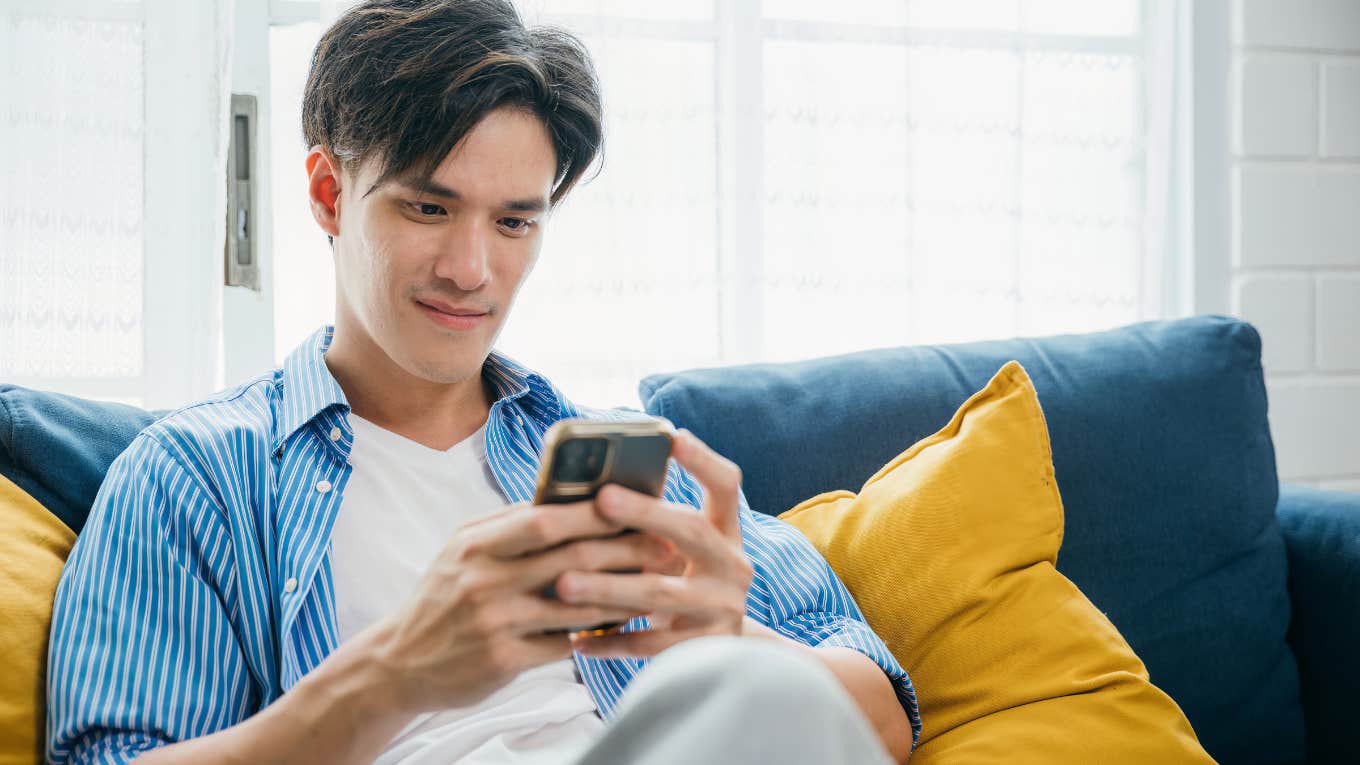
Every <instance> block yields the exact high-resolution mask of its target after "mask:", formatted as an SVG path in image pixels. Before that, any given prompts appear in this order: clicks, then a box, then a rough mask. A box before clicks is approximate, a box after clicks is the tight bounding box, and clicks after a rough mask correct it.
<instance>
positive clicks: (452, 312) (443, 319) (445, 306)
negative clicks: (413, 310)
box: [416, 299, 489, 329]
mask: <svg viewBox="0 0 1360 765" xmlns="http://www.w3.org/2000/svg"><path fill="white" fill-rule="evenodd" d="M416 305H417V306H418V307H419V308H420V310H421V311H422V312H423V313H424V314H425V315H426V316H428V317H429V318H430V320H431V321H433V322H434V323H436V324H438V325H439V326H441V327H446V328H448V329H472V328H474V327H476V326H478V325H480V324H481V323H482V322H483V321H484V320H485V319H486V317H487V316H488V315H489V313H488V312H487V311H485V310H483V309H481V308H474V307H470V306H459V305H453V304H451V303H446V302H444V301H442V300H433V299H421V300H417V301H416Z"/></svg>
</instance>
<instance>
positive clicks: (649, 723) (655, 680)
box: [575, 637, 892, 765]
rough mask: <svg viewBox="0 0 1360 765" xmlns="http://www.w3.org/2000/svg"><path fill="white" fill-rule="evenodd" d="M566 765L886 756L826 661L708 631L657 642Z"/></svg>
mask: <svg viewBox="0 0 1360 765" xmlns="http://www.w3.org/2000/svg"><path fill="white" fill-rule="evenodd" d="M575 762H576V765H615V764H616V763H617V764H618V765H679V763H687V764H688V763H699V764H700V765H725V764H726V763H780V764H781V765H802V764H803V763H807V765H891V763H892V758H891V757H890V756H889V755H888V753H887V751H886V750H885V749H884V748H883V745H882V744H881V743H880V742H879V740H878V736H877V735H876V734H875V733H874V731H873V729H872V728H870V726H869V722H868V721H867V720H866V719H865V718H864V715H863V714H862V713H861V712H860V711H859V708H858V707H857V706H856V705H855V702H854V700H853V699H851V698H850V695H849V694H848V693H847V692H846V691H845V689H844V688H843V687H842V686H841V684H840V681H839V680H837V679H836V677H835V675H833V674H832V673H831V670H829V669H827V668H826V667H825V666H824V665H822V664H821V663H820V662H818V661H817V660H816V659H813V658H811V657H809V656H805V655H804V654H802V653H800V652H799V651H797V650H796V649H794V648H792V647H789V646H782V645H780V644H779V643H777V642H775V641H772V640H763V639H758V638H737V637H709V638H698V639H695V640H689V641H686V642H684V643H681V644H680V645H677V646H675V647H673V648H671V649H669V650H667V651H663V652H662V653H661V654H660V655H658V656H657V657H656V659H655V660H654V661H653V662H652V663H651V665H649V666H648V667H647V669H646V670H644V671H643V672H642V674H640V675H638V677H637V678H636V679H634V680H633V682H632V683H631V684H630V685H629V686H628V690H627V691H626V692H625V693H624V695H623V698H622V699H621V700H620V704H619V710H618V715H617V716H616V718H615V719H614V720H613V721H612V722H610V723H609V725H608V727H607V728H606V730H605V732H604V734H603V735H602V736H601V737H600V738H599V739H597V740H596V741H595V742H594V743H593V744H592V745H591V747H590V748H589V749H588V750H587V751H586V752H585V754H584V755H582V756H581V757H580V758H578V759H577V760H576V761H575Z"/></svg>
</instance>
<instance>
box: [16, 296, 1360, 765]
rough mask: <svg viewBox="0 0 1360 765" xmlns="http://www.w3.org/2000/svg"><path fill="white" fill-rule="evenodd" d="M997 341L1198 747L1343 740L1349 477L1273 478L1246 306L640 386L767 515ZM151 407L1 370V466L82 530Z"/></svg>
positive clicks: (1343, 748) (1351, 756)
mask: <svg viewBox="0 0 1360 765" xmlns="http://www.w3.org/2000/svg"><path fill="white" fill-rule="evenodd" d="M1009 359H1018V360H1019V361H1020V362H1021V363H1023V364H1024V365H1025V367H1026V369H1027V370H1028V372H1029V374H1030V376H1031V377H1032V378H1033V380H1034V383H1035V386H1036V388H1037V390H1038V393H1039V399H1040V401H1041V403H1042V404H1043V406H1044V410H1045V413H1046V416H1047V419H1048V424H1049V429H1050V434H1051V440H1052V446H1053V458H1054V465H1055V469H1056V471H1057V476H1058V483H1059V487H1060V489H1061V493H1062V496H1063V502H1064V506H1065V508H1066V519H1067V528H1066V537H1065V542H1064V545H1063V549H1062V552H1061V554H1060V557H1059V561H1058V567H1059V569H1060V570H1062V571H1063V573H1064V574H1066V575H1067V576H1068V578H1070V579H1072V580H1073V581H1074V582H1076V583H1077V584H1078V585H1079V586H1080V587H1081V588H1082V590H1083V591H1084V592H1085V593H1086V594H1087V595H1088V596H1089V597H1090V599H1091V600H1092V601H1093V602H1094V603H1095V604H1096V605H1097V606H1098V607H1099V608H1101V610H1102V611H1105V612H1106V613H1107V615H1108V616H1109V618H1110V619H1111V620H1112V621H1113V622H1114V623H1115V625H1116V626H1118V627H1119V629H1120V630H1121V632H1122V633H1123V634H1124V636H1125V637H1126V638H1127V640H1128V641H1129V643H1130V644H1131V645H1132V646H1133V648H1134V649H1135V650H1136V651H1137V652H1138V654H1139V656H1141V657H1142V659H1143V660H1144V662H1145V663H1146V664H1147V667H1148V669H1149V672H1150V673H1151V676H1152V680H1153V682H1154V683H1156V684H1157V685H1158V686H1159V687H1161V688H1162V689H1163V690H1165V691H1166V692H1167V693H1169V694H1170V695H1171V696H1172V697H1173V698H1174V699H1175V700H1176V701H1177V702H1178V703H1179V704H1180V705H1181V708H1182V709H1183V710H1184V711H1185V713H1186V715H1187V716H1188V717H1189V719H1190V721H1191V722H1192V723H1193V724H1194V726H1195V729H1196V732H1197V733H1198V734H1199V736H1200V739H1201V741H1202V742H1203V744H1204V745H1205V747H1206V749H1208V751H1209V752H1210V754H1212V755H1213V756H1214V757H1215V758H1216V759H1217V760H1218V761H1220V762H1223V763H1227V764H1233V765H1236V764H1238V763H1241V764H1242V765H1249V764H1250V765H1255V764H1258V763H1259V764H1261V765H1265V764H1267V763H1270V764H1274V763H1280V764H1289V763H1305V762H1306V763H1343V762H1344V763H1360V735H1357V734H1355V733H1353V732H1352V731H1353V730H1354V729H1355V726H1354V724H1353V722H1352V721H1353V720H1354V719H1355V718H1356V717H1357V716H1358V715H1360V659H1358V658H1357V653H1358V652H1360V495H1349V494H1341V493H1336V492H1324V491H1318V490H1313V489H1308V488H1302V487H1293V486H1285V487H1281V486H1280V485H1279V483H1278V479H1277V476H1276V472H1275V458H1274V450H1273V446H1272V444H1271V440H1270V430H1269V426H1268V423H1267V420H1266V393H1265V386H1264V380H1263V377H1262V371H1261V365H1260V338H1259V336H1258V335H1257V333H1256V331H1255V330H1254V329H1253V328H1252V327H1251V326H1250V325H1248V324H1245V323H1242V322H1240V321H1237V320H1234V319H1230V318H1224V317H1197V318H1194V319H1186V320H1182V321H1174V322H1154V323H1147V324H1139V325H1134V326H1131V327H1126V328H1122V329H1117V330H1112V331H1109V332H1101V333H1094V334H1086V335H1074V336H1062V337H1050V338H1042V339H1027V340H1009V341H1000V342H985V343H972V344H966V345H953V346H932V347H912V348H896V349H885V350H877V351H868V352H863V353H856V354H851V355H846V356H839V357H834V358H824V359H817V360H812V361H805V362H798V363H789V364H758V365H747V366H734V367H726V368H719V369H704V370H691V371H686V372H679V373H674V374H662V375H654V376H651V377H648V378H647V379H645V380H643V381H642V383H641V386H640V392H641V396H642V400H643V403H644V405H645V407H646V409H647V411H649V412H651V413H653V414H657V415H661V416H664V417H667V418H668V419H670V420H671V421H673V422H674V423H675V424H676V425H678V426H681V427H686V428H689V429H690V430H693V431H694V432H695V433H696V434H698V435H699V436H700V437H701V438H703V439H704V440H705V441H707V442H708V443H709V444H711V445H712V446H714V447H715V448H716V449H718V450H719V451H720V452H722V453H724V454H726V455H727V456H728V457H730V458H732V459H733V460H735V461H736V462H737V463H738V464H740V465H741V466H742V468H743V471H744V474H745V476H746V480H745V490H746V493H747V496H748V498H749V500H750V502H751V505H752V507H753V508H755V509H756V510H758V511H761V512H767V513H771V514H778V513H780V512H782V511H783V510H785V509H787V508H789V507H791V506H793V505H794V504H796V503H797V502H798V501H799V500H801V499H803V498H805V497H807V496H810V495H812V494H816V493H819V492H822V491H826V490H829V489H834V488H848V489H852V490H855V489H858V488H859V486H860V485H861V484H862V483H863V481H864V480H865V479H866V478H868V477H869V476H870V475H871V474H872V473H873V472H874V471H876V470H877V469H878V468H879V467H880V466H881V465H882V464H883V463H885V462H887V461H888V460H889V459H890V458H891V457H893V456H894V455H896V454H898V453H899V452H901V451H902V450H903V449H905V448H906V447H907V446H908V445H910V444H911V443H913V442H914V441H916V440H918V439H920V438H922V437H924V436H926V435H929V434H930V433H932V432H934V431H935V430H937V429H938V428H939V427H941V426H942V425H944V424H945V423H946V422H947V421H948V419H949V417H950V415H951V414H952V413H953V412H954V410H955V408H956V407H957V406H958V405H959V404H961V403H962V402H963V401H964V400H965V399H966V398H967V397H968V396H969V395H970V394H971V393H973V392H974V391H975V390H977V389H978V388H980V387H982V385H983V384H985V383H986V381H987V380H988V379H989V378H990V377H991V375H992V374H994V373H995V372H996V370H997V369H998V368H1000V367H1001V365H1002V364H1003V363H1004V362H1005V361H1007V360H1009ZM156 415H157V413H151V412H145V411H142V410H139V409H135V408H132V407H125V406H119V405H114V404H103V403H95V402H89V401H84V400H81V399H74V398H70V397H65V396H58V395H54V394H48V393H41V392H37V391H32V390H27V389H23V388H18V387H14V386H0V473H3V474H5V475H6V476H9V477H10V478H11V479H12V480H14V481H15V482H16V483H17V484H19V485H20V486H21V487H22V488H24V489H25V490H26V491H28V492H29V493H30V494H32V495H33V496H34V497H36V498H37V499H38V500H39V501H40V502H42V503H43V504H44V505H45V506H46V507H48V508H49V509H51V510H52V511H53V512H54V513H56V514H58V515H59V516H60V517H61V518H62V520H63V521H65V522H66V523H67V525H69V526H70V527H71V528H72V529H74V530H76V531H79V529H80V527H81V526H82V525H83V523H84V518H85V513H86V512H88V508H89V506H90V504H91V502H92V500H93V497H94V494H95V492H96V490H97V489H98V486H99V482H100V480H101V478H102V476H103V472H104V470H105V469H106V468H107V466H108V464H109V463H110V462H111V461H112V460H113V458H114V457H115V456H117V454H118V453H119V452H120V451H121V450H122V449H123V448H124V447H125V446H126V445H127V443H128V442H129V441H130V440H131V439H132V437H133V436H134V435H135V434H136V433H137V431H139V430H140V429H141V428H142V427H145V425H146V424H148V423H150V422H151V421H152V420H153V419H154V418H155V416H156ZM814 444H815V445H816V446H815V448H813V447H810V446H809V445H814ZM997 682H1005V667H998V668H997ZM924 722H925V724H926V725H929V724H930V721H929V720H925V721H924Z"/></svg>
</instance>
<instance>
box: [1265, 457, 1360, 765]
mask: <svg viewBox="0 0 1360 765" xmlns="http://www.w3.org/2000/svg"><path fill="white" fill-rule="evenodd" d="M1275 514H1276V517H1277V518H1278V520H1279V523H1280V528H1281V530H1282V531H1283V532H1284V539H1285V548H1286V549H1287V551H1288V555H1289V596H1290V599H1291V600H1292V602H1293V618H1292V619H1291V621H1290V625H1289V644H1290V646H1291V647H1292V648H1293V649H1294V655H1295V656H1296V657H1297V658H1298V662H1299V680H1300V688H1301V691H1302V695H1303V712H1304V718H1305V720H1306V723H1307V728H1308V761H1309V762H1310V763H1331V762H1338V763H1339V762H1350V763H1354V762H1360V737H1357V736H1356V735H1355V719H1356V716H1357V715H1360V701H1358V700H1357V696H1356V694H1355V689H1356V688H1360V494H1345V493H1342V492H1336V491H1323V490H1321V489H1311V488H1307V487H1303V486H1291V485H1288V484H1286V485H1282V486H1281V487H1280V502H1279V505H1278V506H1277V507H1276V510H1275Z"/></svg>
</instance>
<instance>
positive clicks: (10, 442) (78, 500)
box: [0, 384, 163, 534]
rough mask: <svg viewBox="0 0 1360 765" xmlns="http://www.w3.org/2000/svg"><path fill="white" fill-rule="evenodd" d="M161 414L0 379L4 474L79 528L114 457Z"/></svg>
mask: <svg viewBox="0 0 1360 765" xmlns="http://www.w3.org/2000/svg"><path fill="white" fill-rule="evenodd" d="M160 414H163V412H148V411H146V410H144V409H138V408H137V407H134V406H127V405H124V404H113V403H108V402H105V401H89V400H86V399H83V398H77V397H75V396H65V395H62V394H59V393H46V392H43V391H38V390H31V389H29V388H21V387H19V386H17V385H4V384H0V474H3V475H4V476H5V477H6V478H8V479H10V480H11V481H13V482H14V483H16V484H18V485H19V488H21V489H23V490H24V491H26V492H28V493H29V495H30V496H32V497H33V498H34V499H36V500H38V502H39V503H40V504H42V505H43V506H44V507H46V508H47V509H48V510H51V511H52V513H53V514H54V515H56V516H57V517H58V518H60V519H61V521H62V523H65V524H66V525H67V526H68V527H69V528H70V529H71V530H72V531H74V532H76V533H77V534H79V533H80V529H81V528H82V527H84V525H85V516H87V515H89V513H90V506H91V505H93V504H94V498H95V494H97V493H98V492H99V484H101V483H103V481H104V473H106V472H108V469H109V465H110V464H112V463H113V459H114V458H115V457H117V456H118V455H119V454H121V453H122V452H123V450H124V449H126V448H127V446H128V444H130V443H132V439H133V438H134V437H135V436H136V435H137V434H138V433H140V432H141V431H142V428H145V427H146V426H147V425H150V424H151V423H152V422H155V421H156V418H157V417H158V416H159V415H160Z"/></svg>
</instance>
